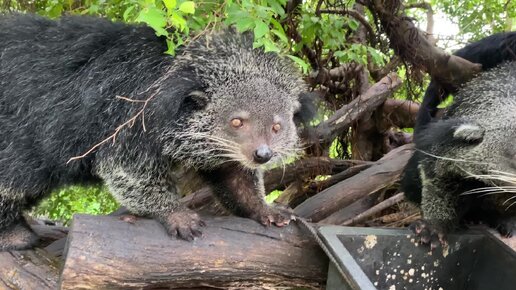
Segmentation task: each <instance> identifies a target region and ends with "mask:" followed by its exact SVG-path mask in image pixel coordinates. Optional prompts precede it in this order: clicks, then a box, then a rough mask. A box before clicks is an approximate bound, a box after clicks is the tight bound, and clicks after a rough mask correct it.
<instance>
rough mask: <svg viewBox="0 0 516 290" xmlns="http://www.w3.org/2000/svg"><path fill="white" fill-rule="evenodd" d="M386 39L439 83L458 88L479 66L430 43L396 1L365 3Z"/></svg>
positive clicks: (400, 54) (396, 50)
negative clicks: (380, 26)
mask: <svg viewBox="0 0 516 290" xmlns="http://www.w3.org/2000/svg"><path fill="white" fill-rule="evenodd" d="M367 2H368V7H369V9H370V10H371V12H372V13H374V14H376V16H377V17H378V19H379V20H380V23H381V25H382V27H383V29H384V30H385V32H386V33H387V36H388V37H389V40H390V44H391V47H392V48H393V49H394V50H395V52H396V54H398V55H399V56H401V57H402V58H403V59H404V60H405V61H406V62H409V63H411V64H413V65H415V66H416V67H421V66H422V67H424V68H425V69H426V71H427V72H428V73H429V74H430V75H431V76H432V77H433V78H435V79H436V80H438V81H439V82H440V83H442V84H448V85H452V86H457V85H459V84H462V83H464V82H466V81H468V80H469V79H471V78H472V77H473V76H474V75H475V74H476V73H478V72H480V70H481V66H480V65H479V64H473V63H471V62H469V61H467V60H465V59H463V58H460V57H458V56H455V55H450V54H448V53H446V52H444V51H443V50H442V49H440V48H438V47H436V46H434V45H433V43H432V42H431V41H430V40H429V39H428V38H427V37H426V36H425V35H424V33H423V32H422V31H421V30H419V29H418V28H417V27H416V26H415V25H414V24H413V23H412V22H411V20H410V19H409V18H408V17H406V16H405V15H404V14H403V13H402V12H403V9H402V6H401V2H400V1H399V0H385V1H384V0H371V1H367Z"/></svg>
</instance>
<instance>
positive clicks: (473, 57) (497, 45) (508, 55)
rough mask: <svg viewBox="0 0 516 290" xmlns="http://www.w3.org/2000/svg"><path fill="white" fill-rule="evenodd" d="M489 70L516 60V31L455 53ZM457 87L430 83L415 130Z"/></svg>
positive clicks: (470, 45) (433, 116) (429, 118)
mask: <svg viewBox="0 0 516 290" xmlns="http://www.w3.org/2000/svg"><path fill="white" fill-rule="evenodd" d="M453 54H454V55H456V56H460V57H462V58H464V59H466V60H469V61H471V62H473V63H479V64H481V65H482V69H483V70H489V69H491V68H493V67H495V66H498V65H500V64H501V63H503V62H505V61H513V60H516V31H514V32H504V33H498V34H493V35H490V36H488V37H485V38H482V39H480V40H479V41H476V42H473V43H470V44H468V45H466V46H465V47H463V48H461V49H459V50H457V51H455V52H454V53H453ZM458 89H459V88H457V87H444V86H442V85H440V84H439V83H438V82H437V81H436V80H432V81H431V82H430V84H429V85H428V88H427V89H426V91H425V95H424V97H423V102H422V103H421V107H420V109H419V112H418V116H417V120H416V127H415V131H416V132H417V131H418V129H419V128H421V127H422V126H425V125H427V124H428V123H429V122H430V121H431V120H432V119H433V118H435V115H436V113H437V111H438V109H437V106H439V104H441V102H442V101H443V100H444V99H446V98H447V97H448V95H450V94H455V93H457V90H458Z"/></svg>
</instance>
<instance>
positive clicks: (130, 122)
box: [66, 88, 160, 164]
mask: <svg viewBox="0 0 516 290" xmlns="http://www.w3.org/2000/svg"><path fill="white" fill-rule="evenodd" d="M159 91H160V90H159V88H158V89H156V91H155V92H154V93H152V95H150V96H149V97H148V98H147V99H146V100H134V99H130V98H126V97H122V96H116V98H117V99H122V100H126V101H129V102H134V103H143V106H142V108H141V109H140V110H139V111H138V112H137V113H136V114H135V115H134V116H133V117H131V118H130V119H129V120H127V121H125V122H124V123H122V124H121V125H119V126H118V127H116V129H115V131H114V132H113V134H111V135H109V136H108V137H107V138H106V139H104V140H102V141H100V142H99V143H97V144H95V145H94V146H93V147H91V148H90V149H89V150H88V151H86V152H84V154H82V155H79V156H74V157H72V158H70V159H68V161H67V162H66V164H68V163H70V162H72V161H74V160H78V159H82V158H84V157H86V156H87V155H88V154H90V153H91V152H93V151H94V150H95V149H97V148H99V147H100V146H102V145H103V144H105V143H107V142H109V141H110V140H112V141H113V144H114V143H115V140H116V136H117V135H118V133H119V132H120V130H122V129H123V128H124V127H129V128H131V127H132V126H134V124H135V122H136V119H138V117H140V116H141V117H142V126H143V131H144V132H146V128H145V118H144V117H145V114H144V110H145V108H147V104H149V101H151V100H152V99H153V98H154V97H155V96H156V95H157V94H158V93H159Z"/></svg>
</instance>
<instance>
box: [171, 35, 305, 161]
mask: <svg viewBox="0 0 516 290" xmlns="http://www.w3.org/2000/svg"><path fill="white" fill-rule="evenodd" d="M174 67H176V68H177V69H176V73H178V74H184V73H185V72H191V75H188V76H185V77H184V79H188V80H193V81H194V82H195V83H196V84H198V86H197V88H198V90H196V91H193V92H190V93H189V95H188V98H187V99H186V100H185V102H184V103H183V106H185V104H189V105H188V106H186V107H184V108H182V109H181V112H182V113H183V114H184V115H183V117H180V118H178V120H177V121H176V126H175V128H174V130H173V132H171V133H170V132H165V137H164V139H163V141H164V154H166V155H170V156H171V157H172V158H173V159H174V160H176V161H180V162H181V163H183V164H185V165H190V166H192V167H195V168H204V169H208V168H213V167H216V166H221V165H223V164H229V163H231V165H233V164H236V165H241V166H242V167H244V168H249V169H254V168H258V167H260V166H262V165H264V164H271V163H273V162H281V160H284V159H285V158H286V156H288V155H292V154H295V152H296V146H297V143H298V138H297V134H296V133H297V132H296V127H295V125H294V121H293V117H294V114H295V113H296V110H298V109H299V107H300V103H299V98H300V95H301V94H302V93H303V92H305V91H306V85H305V83H304V81H303V79H302V77H301V75H300V74H299V71H297V69H295V67H294V66H293V63H292V62H291V61H290V60H288V59H285V58H282V57H280V56H279V55H276V54H274V53H265V52H263V51H262V50H260V49H254V48H253V41H252V38H251V37H249V35H247V36H246V35H241V34H238V33H235V32H233V31H231V30H229V31H223V32H220V33H218V34H214V35H207V36H206V37H205V38H200V39H198V40H196V41H194V42H192V43H191V44H190V46H189V47H187V49H186V50H185V52H184V53H183V54H180V55H178V57H177V58H176V59H175V61H174Z"/></svg>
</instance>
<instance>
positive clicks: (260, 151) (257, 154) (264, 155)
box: [253, 145, 272, 164]
mask: <svg viewBox="0 0 516 290" xmlns="http://www.w3.org/2000/svg"><path fill="white" fill-rule="evenodd" d="M271 157H272V150H271V148H269V146H267V145H260V146H259V147H258V148H257V149H256V150H255V151H254V153H253V159H254V161H255V162H257V163H260V164H263V163H265V162H267V161H269V160H270V159H271Z"/></svg>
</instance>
